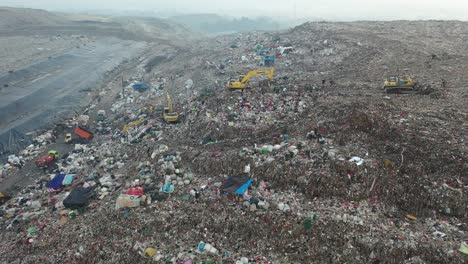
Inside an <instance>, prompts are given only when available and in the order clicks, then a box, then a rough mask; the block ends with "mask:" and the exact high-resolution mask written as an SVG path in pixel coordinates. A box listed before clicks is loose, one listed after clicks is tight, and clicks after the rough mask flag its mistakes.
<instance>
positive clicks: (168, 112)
mask: <svg viewBox="0 0 468 264" xmlns="http://www.w3.org/2000/svg"><path fill="white" fill-rule="evenodd" d="M166 98H167V107H164V110H163V112H162V117H163V119H164V121H166V122H167V123H176V122H177V121H179V114H178V113H177V112H175V111H174V107H173V106H172V100H171V96H170V95H169V93H168V92H166Z"/></svg>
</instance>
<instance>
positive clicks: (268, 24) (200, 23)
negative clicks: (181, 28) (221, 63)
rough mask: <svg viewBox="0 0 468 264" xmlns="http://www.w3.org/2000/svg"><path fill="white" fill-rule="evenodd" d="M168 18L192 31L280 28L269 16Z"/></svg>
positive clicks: (191, 16) (209, 31)
mask: <svg viewBox="0 0 468 264" xmlns="http://www.w3.org/2000/svg"><path fill="white" fill-rule="evenodd" d="M170 20H172V21H176V22H177V23H181V24H184V25H186V26H188V27H189V28H191V29H192V30H194V31H198V32H202V33H208V34H219V33H226V32H242V31H252V30H278V29H281V28H282V27H281V25H280V23H277V22H275V21H273V20H272V19H270V18H254V19H253V18H247V17H241V18H228V17H223V16H220V15H216V14H187V15H177V16H173V17H170Z"/></svg>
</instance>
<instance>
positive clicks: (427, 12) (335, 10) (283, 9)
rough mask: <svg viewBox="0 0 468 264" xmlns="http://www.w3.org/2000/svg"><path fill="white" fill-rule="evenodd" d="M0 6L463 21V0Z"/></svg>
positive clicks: (27, 2) (18, 2)
mask: <svg viewBox="0 0 468 264" xmlns="http://www.w3.org/2000/svg"><path fill="white" fill-rule="evenodd" d="M0 5H5V6H17V7H31V8H41V9H47V10H54V11H57V10H61V11H73V10H75V11H77V10H79V11H86V10H101V11H104V10H107V11H109V10H113V11H119V12H125V11H141V12H154V13H157V14H171V15H176V14H185V13H197V14H199V13H213V14H219V15H227V16H232V17H241V16H249V17H260V16H274V17H282V18H288V19H311V18H315V19H325V20H340V21H342V20H398V19H409V20H414V19H444V20H467V19H468V2H467V1H464V0H447V1H439V0H424V1H423V0H413V1H406V0H377V1H376V0H314V1H309V0H291V1H285V0H256V1H249V0H237V1H218V0H198V1H193V0H174V1H166V0H136V1H131V0H100V1H92V0H82V1H78V2H73V4H71V3H70V2H68V1H53V0H37V1H36V0H35V1H32V0H3V1H1V2H0Z"/></svg>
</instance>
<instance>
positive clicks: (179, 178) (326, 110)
mask: <svg viewBox="0 0 468 264" xmlns="http://www.w3.org/2000/svg"><path fill="white" fill-rule="evenodd" d="M395 23H397V22H395ZM399 23H403V22H399ZM421 23H423V22H421ZM433 23H439V22H433ZM388 27H389V26H388V25H386V24H382V23H376V24H375V25H369V24H366V23H363V24H362V23H357V22H356V23H353V24H352V27H351V26H348V24H346V23H338V24H334V23H308V24H304V25H302V26H299V27H297V28H295V29H292V30H290V31H287V32H283V33H278V34H273V33H261V32H254V33H246V34H239V35H228V36H221V37H218V38H216V41H214V42H213V41H209V43H210V44H212V45H208V44H207V43H208V42H203V41H201V43H197V44H194V47H192V50H191V52H187V54H181V55H180V56H179V55H177V56H175V57H174V58H173V60H172V61H171V62H170V63H161V64H159V65H158V67H157V69H156V68H155V69H153V72H151V73H148V72H147V71H146V70H145V67H144V66H145V65H140V66H139V67H137V68H136V69H135V72H133V75H132V76H131V77H130V78H129V80H127V81H126V82H125V87H124V88H123V91H122V87H120V86H119V87H117V88H114V89H115V91H114V92H115V95H116V96H115V100H113V101H112V102H111V103H110V104H108V105H107V107H106V105H105V104H103V103H101V104H99V103H97V104H96V105H94V106H92V107H91V106H90V107H89V108H88V109H87V111H86V115H78V116H77V117H75V118H74V119H72V120H67V121H66V122H65V123H66V124H69V125H70V126H76V125H80V124H81V125H83V122H84V123H86V125H88V126H89V129H91V130H93V131H102V133H97V134H96V135H95V137H94V138H93V139H92V140H89V141H87V142H85V143H79V144H73V145H71V146H72V147H71V148H70V150H69V151H68V152H67V153H63V155H64V156H63V157H61V158H60V159H58V160H57V161H56V165H57V167H56V169H55V170H54V171H52V172H51V173H46V172H44V171H40V170H38V169H37V168H33V169H31V171H29V172H31V173H33V174H34V175H35V178H34V183H31V184H27V185H25V186H23V189H22V190H21V191H20V192H18V193H16V194H14V195H9V196H8V199H7V198H6V193H5V195H4V194H3V193H0V194H1V195H3V196H0V201H1V204H2V205H1V208H0V217H1V219H0V229H1V230H2V231H1V240H0V241H1V242H0V245H1V251H0V252H1V254H0V255H1V259H2V261H5V262H9V263H12V262H14V261H16V259H17V256H18V255H21V256H22V261H23V262H27V263H29V262H37V261H43V262H47V263H63V262H84V263H92V262H119V263H127V262H145V263H146V262H148V263H150V262H154V263H184V264H189V263H238V264H246V263H327V262H333V263H335V262H336V263H343V262H352V263H393V262H397V263H441V262H447V263H464V261H465V259H466V258H467V257H468V256H467V249H466V248H467V246H466V243H467V242H466V239H467V236H466V231H467V223H466V220H465V219H466V217H467V210H466V209H467V197H466V190H467V188H468V185H467V184H466V182H467V177H466V176H467V175H466V171H467V169H468V168H467V164H468V163H467V155H466V153H467V151H468V149H467V144H466V135H467V129H468V126H466V116H467V113H466V107H465V108H463V106H464V102H463V100H461V99H460V98H463V95H465V96H466V92H465V91H464V90H462V89H458V88H456V87H460V86H459V85H460V83H461V82H462V80H463V78H464V77H462V76H459V77H460V78H459V79H457V80H459V82H460V83H455V81H454V83H452V85H453V87H454V88H453V89H452V90H446V92H444V93H442V94H443V95H442V96H441V97H433V96H432V97H431V96H425V95H409V96H400V95H391V96H389V95H385V94H383V93H382V91H381V89H379V88H375V87H374V86H376V85H380V83H379V82H380V81H377V79H378V78H377V77H376V76H380V75H381V74H383V73H384V72H385V69H386V68H385V67H387V65H386V63H387V62H386V61H384V60H383V59H381V58H380V57H379V56H381V55H382V54H381V53H379V52H377V51H378V50H380V49H379V48H380V47H379V45H382V47H383V48H384V50H386V52H388V53H389V54H393V53H396V54H399V53H400V52H402V53H405V54H407V53H408V52H407V51H402V50H400V49H402V48H401V47H397V48H394V50H392V49H391V48H390V47H388V46H387V45H389V44H387V43H386V40H381V39H379V38H374V39H371V38H368V37H366V34H362V33H359V32H360V30H362V31H365V32H367V33H368V34H377V33H375V32H378V34H381V32H382V29H388ZM353 30H355V31H359V32H354V31H353ZM366 30H367V31H366ZM392 30H393V29H392ZM358 33H359V34H358ZM444 36H445V35H444ZM412 39H413V38H411V39H409V40H412ZM409 40H407V41H409ZM441 41H442V40H441ZM443 41H449V40H447V39H446V38H445V37H443ZM213 43H214V44H213ZM408 43H411V42H408ZM457 43H458V42H456V41H455V43H454V44H452V45H453V46H457V45H458V44H457ZM447 45H448V44H447ZM392 52H393V53H392ZM412 52H414V53H415V54H417V55H414V56H415V57H414V58H413V57H411V58H410V59H414V60H415V61H416V60H417V61H418V62H421V63H422V61H424V60H426V58H427V56H426V55H429V54H426V53H421V52H422V51H419V47H414V50H412ZM424 52H429V53H430V52H431V51H424ZM453 52H455V51H453ZM384 55H385V54H384ZM385 56H387V55H385ZM388 56H390V55H388ZM266 57H268V58H269V59H267V60H265V58H266ZM270 57H274V60H273V59H271V58H270ZM429 57H430V56H429ZM363 61H369V63H370V64H371V65H373V66H375V67H373V68H368V67H370V66H368V65H367V64H366V65H364V64H365V63H364V62H363ZM453 62H454V63H455V60H454V61H453ZM265 63H268V65H270V67H271V66H274V67H275V72H276V73H277V76H275V80H274V81H272V82H266V85H263V84H264V83H265V82H264V81H265V80H264V79H261V77H258V79H255V78H254V79H252V80H251V83H250V86H251V88H249V89H245V90H243V91H241V92H239V91H229V90H228V89H226V87H224V86H223V83H225V82H224V81H225V80H224V79H225V78H226V77H227V76H229V75H231V76H238V75H239V74H242V73H245V72H247V71H248V70H251V69H255V68H257V67H259V65H263V66H266V65H265ZM431 63H432V64H434V65H435V66H431V67H426V68H424V67H422V66H421V67H420V68H419V69H417V67H416V66H415V68H412V69H411V70H414V71H415V72H416V71H418V72H419V73H420V75H421V76H436V77H432V78H438V77H439V76H438V75H436V74H440V72H439V73H435V72H434V68H433V67H436V66H437V65H436V64H437V63H438V62H435V61H434V62H431ZM456 63H458V64H459V66H460V67H461V68H468V65H465V64H461V62H460V61H458V62H456ZM180 65H185V66H183V68H182V67H181V66H180ZM384 66H385V67H384ZM400 66H401V65H400ZM439 66H440V65H439ZM181 69H183V70H181ZM444 69H445V68H444ZM361 70H362V71H361ZM358 72H359V74H363V75H365V76H357V74H358ZM224 75H226V76H224ZM379 78H380V77H379ZM455 79H456V78H454V80H455ZM169 87H172V88H171V90H169ZM166 91H169V92H170V93H171V94H172V98H173V100H174V105H175V109H176V111H177V112H178V113H179V114H180V115H181V116H182V119H181V120H180V122H178V123H166V122H164V120H163V118H162V112H161V111H163V109H164V107H166V105H167V102H166V99H165V97H164V96H163V95H164V94H165V93H166ZM448 106H450V107H448ZM460 124H463V125H460ZM104 132H105V133H104ZM58 134H60V133H58ZM59 136H60V135H59ZM52 138H53V137H48V136H45V137H41V139H40V140H37V142H38V143H37V144H34V145H33V146H32V147H28V148H27V149H26V150H27V152H23V153H22V154H21V155H19V156H12V157H11V161H9V164H8V166H15V164H21V165H22V166H23V165H24V164H26V163H28V162H30V160H31V159H32V158H33V157H34V156H36V155H39V154H40V153H42V152H43V151H44V150H45V149H47V148H50V146H51V144H52V143H53V140H52ZM55 144H57V142H55ZM25 153H29V154H28V155H26V154H25ZM21 156H22V157H23V158H22V157H21ZM19 167H20V166H18V168H17V172H18V173H19V174H21V173H22V170H29V169H28V168H19ZM24 167H25V166H24ZM10 174H11V175H13V176H14V173H13V172H10ZM3 197H5V198H3Z"/></svg>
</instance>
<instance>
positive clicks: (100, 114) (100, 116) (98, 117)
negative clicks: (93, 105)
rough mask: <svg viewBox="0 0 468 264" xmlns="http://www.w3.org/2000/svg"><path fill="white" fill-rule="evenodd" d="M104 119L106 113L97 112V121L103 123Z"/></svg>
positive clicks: (103, 111)
mask: <svg viewBox="0 0 468 264" xmlns="http://www.w3.org/2000/svg"><path fill="white" fill-rule="evenodd" d="M105 119H106V111H105V110H98V112H97V117H96V120H97V121H104V120H105Z"/></svg>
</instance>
